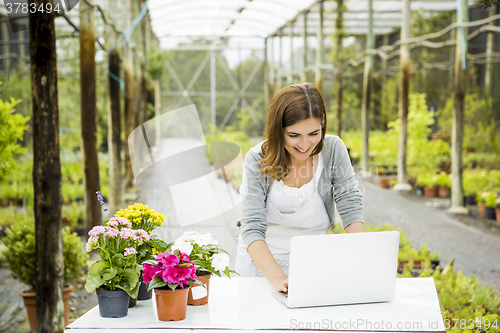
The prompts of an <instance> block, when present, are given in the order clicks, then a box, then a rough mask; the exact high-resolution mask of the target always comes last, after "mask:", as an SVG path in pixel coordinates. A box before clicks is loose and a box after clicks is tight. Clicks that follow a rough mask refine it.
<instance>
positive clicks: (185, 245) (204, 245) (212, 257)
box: [172, 231, 237, 305]
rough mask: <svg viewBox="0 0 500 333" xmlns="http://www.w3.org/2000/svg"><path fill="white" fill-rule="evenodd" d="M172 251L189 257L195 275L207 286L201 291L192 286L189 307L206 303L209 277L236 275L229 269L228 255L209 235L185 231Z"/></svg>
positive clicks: (229, 259)
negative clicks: (194, 268)
mask: <svg viewBox="0 0 500 333" xmlns="http://www.w3.org/2000/svg"><path fill="white" fill-rule="evenodd" d="M172 250H180V251H182V252H185V253H186V254H187V255H189V259H190V260H191V261H192V262H193V263H194V265H195V267H196V275H197V276H198V278H199V279H200V281H202V282H203V283H204V284H205V285H206V286H207V288H206V289H202V288H201V287H198V286H196V285H193V287H192V288H191V290H190V292H189V295H188V304H189V305H203V304H206V303H208V291H209V285H210V276H211V275H212V274H215V275H217V276H219V277H220V276H221V275H222V274H225V275H226V276H227V277H230V274H231V273H236V272H235V271H233V270H230V269H229V263H230V262H231V257H230V255H229V254H228V253H227V252H226V251H224V250H223V249H221V248H219V243H218V242H217V241H216V240H215V239H214V238H213V236H212V234H211V233H207V234H200V233H198V232H195V231H186V232H184V233H183V235H182V236H180V237H179V238H177V239H176V240H175V241H174V244H173V245H172ZM236 274H237V273H236Z"/></svg>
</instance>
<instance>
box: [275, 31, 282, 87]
mask: <svg viewBox="0 0 500 333" xmlns="http://www.w3.org/2000/svg"><path fill="white" fill-rule="evenodd" d="M279 40H280V49H279V53H278V74H277V75H276V90H277V92H278V91H280V90H281V88H283V77H282V76H283V71H282V68H283V32H282V31H281V30H280V31H279Z"/></svg>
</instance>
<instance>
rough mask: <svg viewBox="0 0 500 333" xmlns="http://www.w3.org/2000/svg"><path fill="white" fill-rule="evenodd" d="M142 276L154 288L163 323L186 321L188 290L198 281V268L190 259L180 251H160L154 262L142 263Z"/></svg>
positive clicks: (150, 287)
mask: <svg viewBox="0 0 500 333" xmlns="http://www.w3.org/2000/svg"><path fill="white" fill-rule="evenodd" d="M143 268H144V269H143V273H142V277H143V279H144V283H146V284H149V287H148V290H152V289H154V291H155V298H156V308H157V310H158V319H159V320H162V321H170V320H174V321H177V320H183V319H185V318H186V311H187V298H188V290H189V287H190V286H191V285H192V284H193V283H194V282H197V283H198V284H200V285H203V283H202V282H201V281H198V280H196V278H197V277H196V268H195V266H194V264H193V263H192V262H191V260H190V259H189V256H188V255H187V254H186V253H184V252H182V251H180V250H175V251H174V252H173V253H171V252H168V251H166V252H160V253H159V254H158V255H157V256H156V257H155V259H154V260H148V261H147V262H145V263H144V264H143Z"/></svg>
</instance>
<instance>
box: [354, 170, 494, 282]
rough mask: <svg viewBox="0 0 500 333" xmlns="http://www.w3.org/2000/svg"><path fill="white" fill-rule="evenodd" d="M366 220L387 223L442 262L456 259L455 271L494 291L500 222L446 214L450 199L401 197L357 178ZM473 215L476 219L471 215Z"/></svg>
mask: <svg viewBox="0 0 500 333" xmlns="http://www.w3.org/2000/svg"><path fill="white" fill-rule="evenodd" d="M359 181H360V188H361V189H362V190H363V193H364V194H363V204H364V215H365V220H366V221H368V222H370V223H373V224H383V223H385V222H390V223H392V224H394V225H396V226H398V227H400V228H401V230H403V231H405V232H406V233H407V235H408V237H409V238H410V239H411V240H412V241H413V243H414V246H419V245H420V244H424V243H425V244H427V245H428V247H429V249H430V250H431V251H438V252H441V262H443V263H447V262H449V261H450V260H451V258H455V264H454V267H455V270H461V271H463V273H464V275H465V276H475V277H476V278H477V279H478V280H479V281H480V282H481V283H482V284H484V283H487V284H489V285H490V286H492V287H493V288H494V289H495V290H497V288H498V286H499V284H500V223H498V222H496V221H493V220H488V219H485V218H480V217H478V216H477V208H476V206H470V207H469V208H470V210H471V214H472V216H470V215H469V216H458V215H452V214H449V213H447V208H449V206H450V200H449V199H427V198H425V197H418V196H416V195H414V194H411V193H409V194H400V193H396V192H395V191H392V190H390V189H383V188H381V187H380V186H379V185H378V184H374V183H372V182H370V181H367V180H363V179H360V180H359ZM474 215H476V216H474Z"/></svg>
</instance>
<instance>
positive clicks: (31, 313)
mask: <svg viewBox="0 0 500 333" xmlns="http://www.w3.org/2000/svg"><path fill="white" fill-rule="evenodd" d="M72 290H73V286H71V285H70V286H67V287H65V288H64V289H63V303H64V326H67V325H68V324H69V298H70V297H71V291H72ZM19 295H20V296H21V297H22V298H23V301H24V306H26V312H27V313H28V321H29V323H30V329H31V331H32V332H36V330H37V323H36V294H35V293H19Z"/></svg>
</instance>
